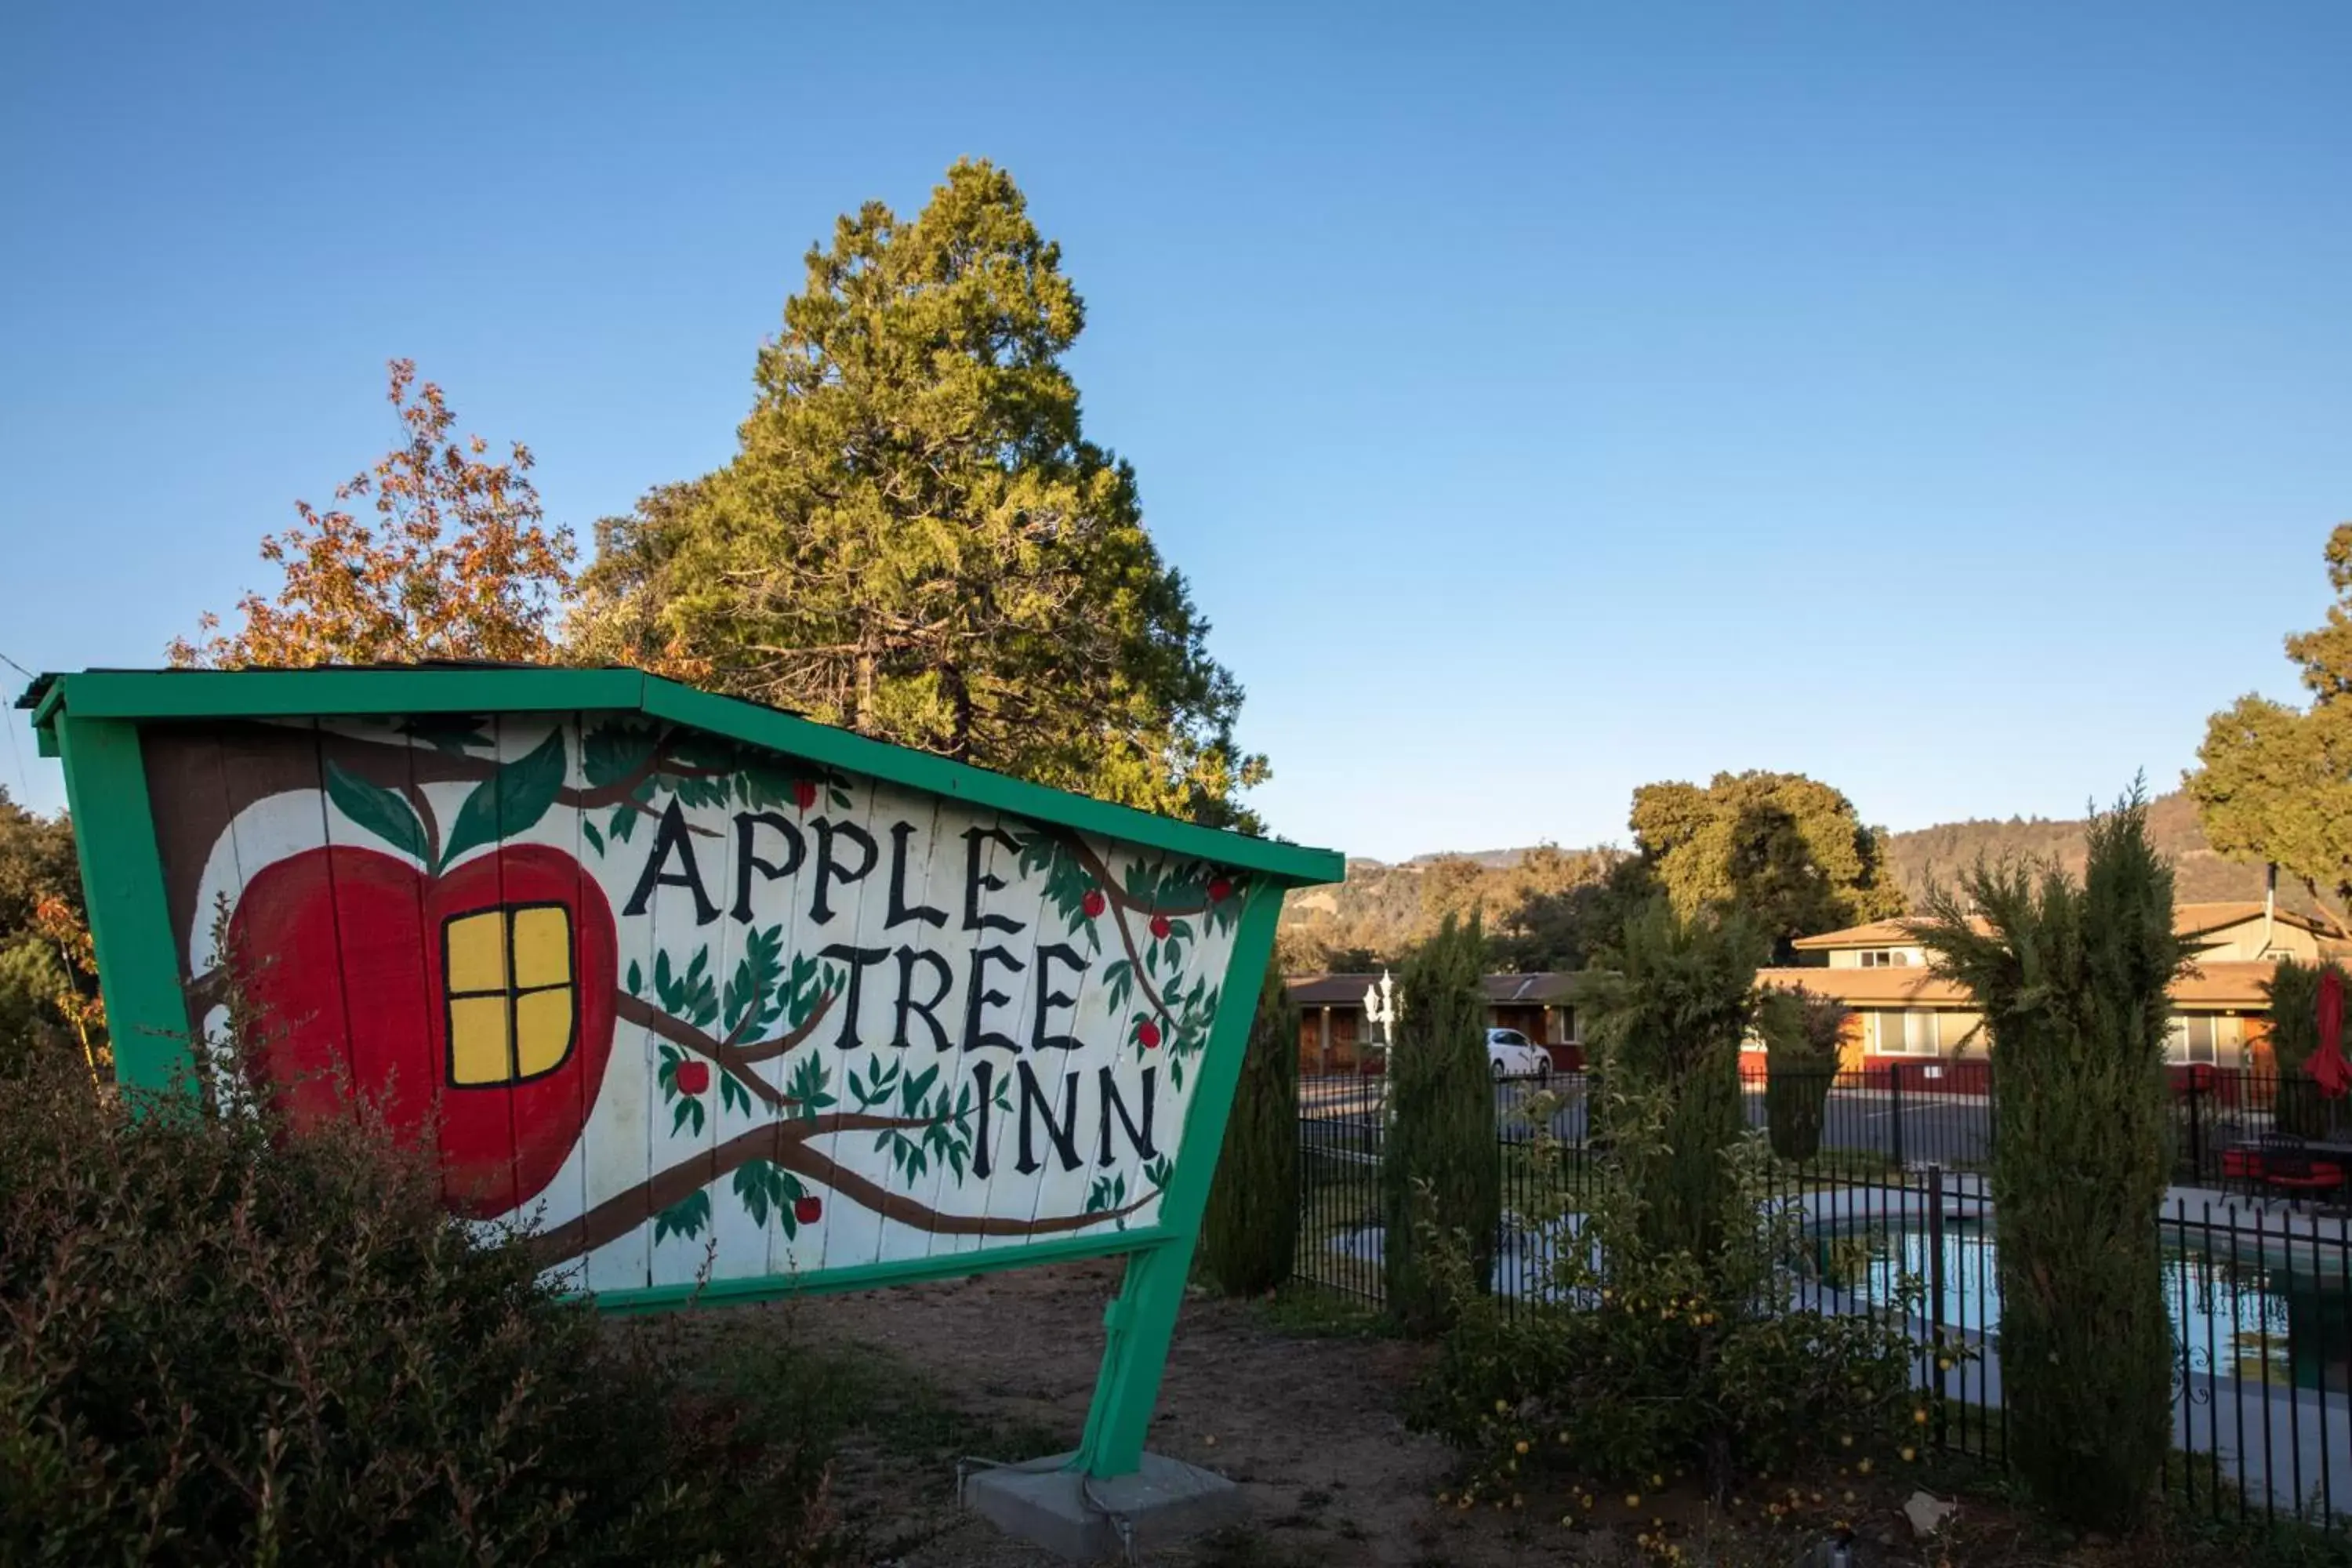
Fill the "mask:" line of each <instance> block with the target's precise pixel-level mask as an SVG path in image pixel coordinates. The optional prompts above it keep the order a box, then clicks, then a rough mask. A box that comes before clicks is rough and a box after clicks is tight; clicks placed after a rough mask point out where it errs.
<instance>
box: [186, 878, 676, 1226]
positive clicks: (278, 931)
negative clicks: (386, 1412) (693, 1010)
mask: <svg viewBox="0 0 2352 1568" xmlns="http://www.w3.org/2000/svg"><path fill="white" fill-rule="evenodd" d="M229 942H230V945H231V949H232V951H233V952H235V953H236V955H237V962H238V966H239V968H240V970H241V971H242V978H243V981H244V985H245V989H246V994H247V996H248V997H249V998H250V999H251V1000H252V1002H253V1003H254V1004H255V1005H257V1009H258V1010H259V1012H260V1017H261V1023H260V1035H261V1043H260V1051H259V1059H258V1061H257V1062H255V1063H253V1064H251V1070H253V1071H254V1072H255V1073H256V1074H257V1078H258V1079H260V1080H263V1081H267V1082H269V1083H272V1084H274V1085H276V1086H277V1087H278V1089H279V1090H280V1091H281V1093H282V1095H283V1100H284V1104H285V1105H286V1108H287V1110H288V1111H289V1114H290V1115H291V1116H292V1118H293V1119H294V1121H295V1124H296V1125H297V1126H300V1125H303V1124H305V1123H316V1122H319V1121H325V1120H327V1119H329V1118H331V1117H332V1116H335V1115H337V1114H339V1113H340V1112H341V1110H343V1109H344V1107H345V1103H346V1100H345V1086H346V1085H348V1087H349V1089H350V1090H352V1091H354V1092H356V1093H358V1094H361V1095H363V1096H365V1097H366V1098H367V1099H369V1100H371V1101H373V1103H375V1104H377V1105H379V1106H381V1107H382V1108H383V1115H384V1118H385V1120H386V1121H387V1122H388V1123H389V1124H390V1126H391V1129H392V1131H393V1132H394V1135H395V1136H398V1137H400V1138H402V1139H403V1140H404V1142H410V1141H421V1140H422V1139H423V1138H424V1136H425V1132H426V1130H427V1129H428V1128H436V1129H437V1131H438V1140H437V1141H438V1144H439V1153H440V1159H441V1169H442V1195H443V1199H444V1201H445V1202H446V1203H447V1204H448V1205H449V1207H450V1208H451V1209H453V1210H455V1211H456V1212H457V1213H458V1214H461V1215H467V1216H469V1217H472V1218H488V1217H491V1216H494V1215H502V1214H507V1213H509V1212H511V1211H513V1210H514V1209H517V1208H520V1207H521V1206H522V1205H524V1204H526V1203H529V1202H530V1200H531V1199H532V1198H534V1197H537V1196H538V1195H539V1194H540V1193H541V1192H542V1191H544V1190H545V1189H546V1186H547V1184H548V1183H549V1182H551V1181H552V1180H553V1179H554V1176H555V1173H556V1171H557V1170H558V1169H559V1168H560V1167H561V1166H562V1163H563V1161H564V1157H565V1156H566V1155H567V1154H568V1153H570V1152H571V1150H572V1145H573V1144H574V1143H576V1142H578V1141H579V1138H580V1132H581V1129H582V1128H583V1127H584V1126H585V1125H586V1124H587V1121H588V1113H589V1112H590V1110H593V1108H594V1106H595V1103H596V1095H597V1092H598V1090H599V1089H601V1088H602V1087H603V1085H604V1068H605V1064H606V1062H607V1061H608V1060H609V1059H610V1058H611V1057H612V1052H613V993H614V933H613V911H612V906H611V905H610V904H609V903H607V902H606V900H605V898H604V889H601V888H600V887H598V886H597V884H596V880H595V879H594V878H593V877H591V876H590V875H589V874H588V873H587V872H586V871H584V870H583V869H582V868H581V866H580V863H579V862H578V861H577V860H575V859H573V858H572V857H571V856H569V855H566V854H564V853H562V851H561V850H557V849H551V848H548V847H543V846H540V845H510V846H508V847H503V848H499V849H494V850H491V851H490V852H488V853H487V854H484V855H479V856H477V857H476V858H473V859H471V860H468V861H467V862H466V863H465V864H464V865H462V866H460V867H458V868H457V869H456V870H454V871H450V872H448V873H446V875H443V876H439V877H435V876H430V875H428V874H426V873H425V872H423V871H420V870H418V869H417V868H415V867H414V866H412V865H410V864H409V863H408V862H407V861H405V860H400V859H395V858H393V857H392V856H390V855H384V854H381V853H379V852H377V851H375V850H373V849H362V848H356V847H349V846H344V845H336V846H333V847H328V848H321V849H306V850H304V851H302V852H301V853H300V854H298V855H291V856H289V857H288V858H285V859H283V860H278V861H276V862H274V863H272V864H270V865H268V866H266V867H264V868H262V869H261V870H260V871H258V872H257V873H256V874H255V875H254V877H253V879H251V880H250V881H248V882H247V884H246V886H245V891H244V893H243V895H242V896H241V897H240V898H239V900H237V906H236V913H235V915H234V916H232V917H231V919H230V921H229ZM693 1065H696V1066H699V1065H700V1064H693Z"/></svg>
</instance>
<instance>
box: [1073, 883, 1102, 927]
mask: <svg viewBox="0 0 2352 1568" xmlns="http://www.w3.org/2000/svg"><path fill="white" fill-rule="evenodd" d="M1105 907H1106V904H1105V900H1104V899H1103V892H1102V889H1100V888H1088V889H1087V896H1086V897H1085V898H1083V899H1080V900H1078V908H1080V909H1082V910H1086V912H1087V919H1088V920H1093V919H1094V918H1095V917H1096V916H1097V915H1099V914H1101V913H1102V912H1103V910H1104V909H1105Z"/></svg>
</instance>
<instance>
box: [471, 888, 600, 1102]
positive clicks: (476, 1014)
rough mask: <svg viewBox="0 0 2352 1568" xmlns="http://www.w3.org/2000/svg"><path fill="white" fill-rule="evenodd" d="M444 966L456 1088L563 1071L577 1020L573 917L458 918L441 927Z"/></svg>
mask: <svg viewBox="0 0 2352 1568" xmlns="http://www.w3.org/2000/svg"><path fill="white" fill-rule="evenodd" d="M441 960H442V971H441V973H442V974H443V976H444V984H446V988H447V992H448V997H447V1003H448V1008H449V1081H450V1082H451V1083H452V1084H455V1085H457V1086H459V1087H461V1088H478V1087H480V1086H482V1085H485V1084H499V1083H520V1082H522V1081H524V1080H525V1079H534V1078H538V1077H541V1075H543V1074H546V1073H551V1072H553V1071H554V1070H555V1069H556V1068H559V1067H562V1065H563V1060H564V1058H566V1057H568V1056H570V1055H571V1054H572V1031H573V1026H574V1024H575V1022H576V1019H577V1010H576V1009H575V1008H574V1007H573V1005H572V914H571V911H570V910H566V909H565V908H564V907H563V906H562V905H561V904H517V905H510V906H507V907H504V908H500V909H495V910H476V911H474V912H473V913H470V914H462V915H457V916H454V917H452V918H451V919H449V920H447V921H444V922H443V923H442V926H441Z"/></svg>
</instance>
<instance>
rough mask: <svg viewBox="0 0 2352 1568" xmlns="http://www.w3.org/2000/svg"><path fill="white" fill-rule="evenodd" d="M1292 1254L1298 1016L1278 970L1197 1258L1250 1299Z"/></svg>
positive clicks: (1261, 994)
mask: <svg viewBox="0 0 2352 1568" xmlns="http://www.w3.org/2000/svg"><path fill="white" fill-rule="evenodd" d="M1297 1248H1298V1008H1297V1005H1296V1004H1295V1003H1293V1002H1292V1001H1291V1000H1290V992H1289V989H1288V987H1286V986H1285V985H1284V984H1283V983H1282V972H1281V970H1280V969H1279V968H1276V967H1269V968H1268V969H1267V970H1266V972H1265V981H1264V982H1263V983H1262V984H1260V985H1259V987H1258V994H1257V1013H1256V1015H1255V1016H1254V1017H1252V1018H1251V1020H1250V1033H1249V1049H1248V1053H1247V1054H1246V1055H1245V1056H1244V1057H1243V1058H1242V1073H1241V1080H1240V1082H1239V1084H1238V1085H1237V1086H1236V1087H1235V1088H1234V1109H1233V1114H1232V1116H1231V1118H1230V1119H1228V1120H1227V1121H1226V1122H1225V1143H1224V1150H1223V1153H1222V1154H1220V1155H1219V1157H1218V1160H1217V1179H1216V1183H1215V1184H1214V1185H1213V1186H1212V1187H1211V1188H1210V1189H1209V1207H1208V1212H1207V1213H1206V1214H1205V1215H1203V1216H1202V1222H1201V1258H1202V1263H1203V1265H1204V1266H1205V1267H1206V1268H1207V1269H1208V1271H1209V1275H1210V1277H1211V1278H1212V1279H1215V1280H1216V1282H1217V1284H1218V1286H1219V1287H1220V1288H1222V1289H1223V1290H1224V1291H1225V1292H1226V1293H1227V1294H1229V1295H1234V1296H1255V1295H1260V1294H1263V1293H1264V1292H1265V1291H1268V1290H1271V1289H1274V1288H1275V1287H1276V1286H1277V1285H1279V1284H1281V1283H1282V1282H1283V1281H1284V1280H1286V1279H1289V1278H1290V1268H1291V1263H1292V1261H1293V1258H1294V1255H1295V1254H1296V1253H1297Z"/></svg>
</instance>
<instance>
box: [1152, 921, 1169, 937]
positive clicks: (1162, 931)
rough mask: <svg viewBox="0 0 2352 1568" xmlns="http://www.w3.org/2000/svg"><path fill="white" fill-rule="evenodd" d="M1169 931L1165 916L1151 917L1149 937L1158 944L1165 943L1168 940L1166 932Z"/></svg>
mask: <svg viewBox="0 0 2352 1568" xmlns="http://www.w3.org/2000/svg"><path fill="white" fill-rule="evenodd" d="M1170 930H1171V927H1170V925H1169V924H1168V917H1167V916H1166V915H1154V916H1152V917H1151V935H1152V938H1153V940H1155V941H1158V942H1166V941H1167V940H1168V932H1169V931H1170Z"/></svg>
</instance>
